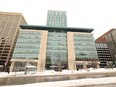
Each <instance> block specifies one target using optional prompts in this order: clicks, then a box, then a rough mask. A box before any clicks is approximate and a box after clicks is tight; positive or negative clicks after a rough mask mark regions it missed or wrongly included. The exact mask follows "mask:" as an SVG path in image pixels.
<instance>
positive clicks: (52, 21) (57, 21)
mask: <svg viewBox="0 0 116 87" xmlns="http://www.w3.org/2000/svg"><path fill="white" fill-rule="evenodd" d="M66 17H67V16H66V12H65V11H53V10H49V11H48V15H47V26H50V27H51V26H52V27H67V18H66Z"/></svg>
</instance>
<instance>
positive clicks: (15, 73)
mask: <svg viewBox="0 0 116 87" xmlns="http://www.w3.org/2000/svg"><path fill="white" fill-rule="evenodd" d="M107 72H116V68H113V69H111V68H108V69H105V68H99V69H93V68H90V69H87V70H85V69H83V70H79V71H76V70H75V71H73V70H63V71H62V72H55V71H54V70H45V71H43V72H35V73H34V72H33V71H32V72H29V73H28V74H26V75H25V74H24V72H10V73H9V74H8V73H7V72H0V78H4V77H12V76H45V75H65V74H82V73H85V74H86V73H107Z"/></svg>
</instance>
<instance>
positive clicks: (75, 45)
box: [10, 10, 99, 71]
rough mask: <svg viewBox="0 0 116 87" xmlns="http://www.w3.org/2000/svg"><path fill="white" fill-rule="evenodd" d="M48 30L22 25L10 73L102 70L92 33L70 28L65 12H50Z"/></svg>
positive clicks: (46, 28)
mask: <svg viewBox="0 0 116 87" xmlns="http://www.w3.org/2000/svg"><path fill="white" fill-rule="evenodd" d="M47 17H48V18H47V26H36V25H20V27H21V30H20V33H19V36H18V39H17V43H16V46H15V50H14V53H13V57H12V60H11V61H12V64H11V68H10V71H15V70H18V71H23V70H24V69H25V66H26V65H31V66H36V67H37V71H43V70H56V71H61V70H62V69H68V70H76V69H79V68H89V67H96V68H97V67H99V61H98V56H97V51H96V47H95V40H94V38H93V34H92V33H91V32H92V31H93V29H89V28H72V27H67V18H66V12H64V11H52V10H50V11H48V16H47Z"/></svg>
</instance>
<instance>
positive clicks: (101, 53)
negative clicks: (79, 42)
mask: <svg viewBox="0 0 116 87" xmlns="http://www.w3.org/2000/svg"><path fill="white" fill-rule="evenodd" d="M96 49H97V52H98V58H99V61H100V67H101V68H108V67H112V57H111V54H110V50H109V48H108V45H107V43H106V39H105V38H104V36H101V37H99V38H98V39H96Z"/></svg>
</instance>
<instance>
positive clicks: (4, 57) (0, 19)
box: [0, 12, 26, 71]
mask: <svg viewBox="0 0 116 87" xmlns="http://www.w3.org/2000/svg"><path fill="white" fill-rule="evenodd" d="M20 24H26V21H25V20H24V18H23V16H22V14H21V13H11V12H0V71H8V69H9V66H10V59H11V58H12V54H13V51H14V47H15V43H16V40H17V37H18V33H19V29H20V26H19V25H20Z"/></svg>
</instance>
